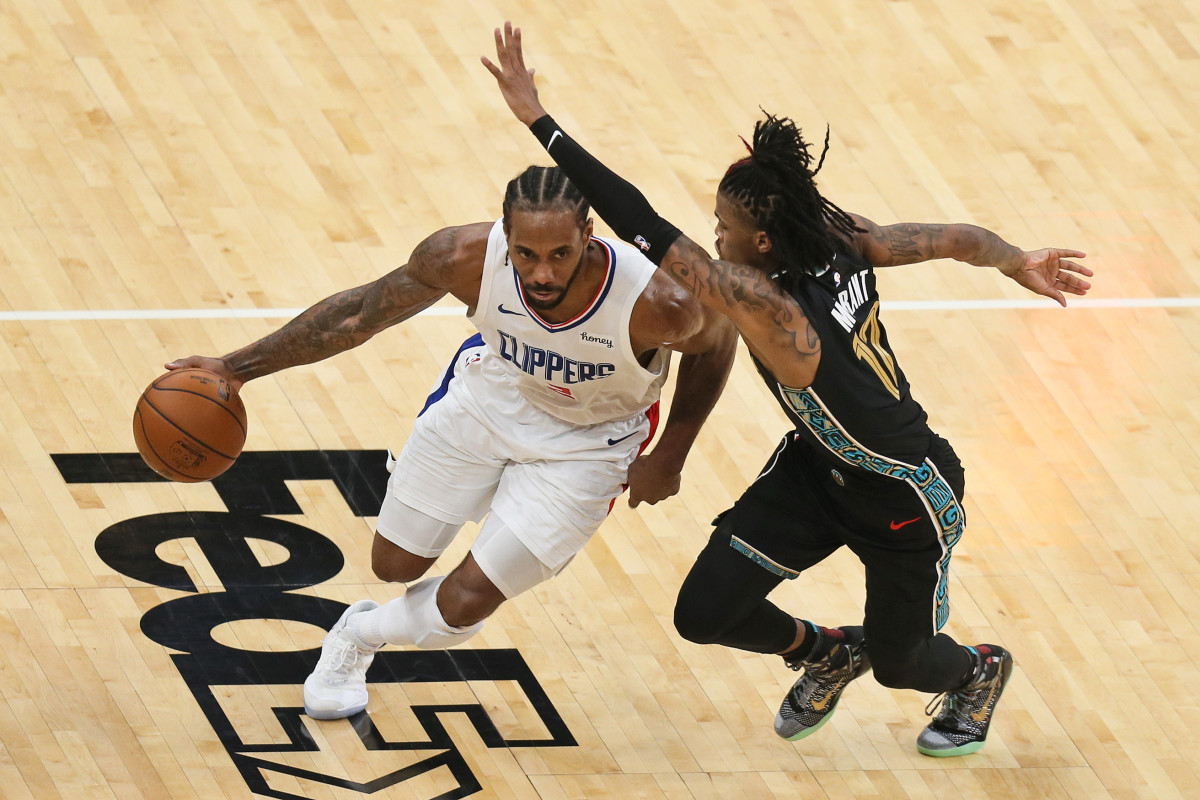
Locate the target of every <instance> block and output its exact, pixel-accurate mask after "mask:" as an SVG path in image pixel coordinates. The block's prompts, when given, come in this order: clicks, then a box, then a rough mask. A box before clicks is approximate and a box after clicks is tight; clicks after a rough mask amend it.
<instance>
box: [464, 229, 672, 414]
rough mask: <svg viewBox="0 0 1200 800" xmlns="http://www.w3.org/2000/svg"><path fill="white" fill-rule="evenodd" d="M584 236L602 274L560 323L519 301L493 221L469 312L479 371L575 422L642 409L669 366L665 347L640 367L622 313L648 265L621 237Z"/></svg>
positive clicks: (651, 270) (643, 280)
mask: <svg viewBox="0 0 1200 800" xmlns="http://www.w3.org/2000/svg"><path fill="white" fill-rule="evenodd" d="M592 241H593V242H596V244H597V245H599V246H600V248H601V249H602V250H603V252H604V254H605V256H606V257H607V259H608V274H607V275H606V276H605V279H604V281H603V282H602V283H601V284H600V289H599V291H598V292H597V293H596V296H595V297H594V298H592V301H591V302H590V303H589V304H588V306H587V308H585V309H584V310H583V311H581V312H580V313H579V314H578V315H577V316H575V317H574V318H573V319H570V320H567V321H566V322H559V323H550V322H546V321H545V320H543V319H542V318H541V317H539V316H538V315H537V312H536V311H534V310H533V309H531V308H530V307H529V306H528V305H526V303H525V296H524V294H523V293H522V292H521V288H520V282H519V280H518V278H517V272H516V270H515V269H513V267H512V264H511V262H509V260H508V241H507V240H506V238H505V236H504V225H503V222H502V221H500V220H497V222H496V224H495V226H494V227H493V228H492V232H491V235H490V236H489V237H488V248H487V257H486V259H485V261H484V266H483V281H482V282H481V284H480V287H479V304H478V305H477V306H476V307H475V313H474V315H473V316H471V318H470V319H471V322H473V323H474V324H475V327H476V328H478V329H479V332H480V334H482V336H483V341H484V342H485V343H486V344H487V352H486V355H484V361H485V362H488V363H486V364H485V365H484V366H485V367H486V368H487V370H486V371H487V372H489V373H492V374H495V373H496V372H497V371H499V372H500V373H501V374H502V375H503V376H504V377H505V378H507V379H508V380H509V381H510V382H511V383H512V384H513V385H515V386H516V387H517V388H518V389H519V390H520V392H521V394H522V395H523V396H524V397H525V398H526V399H528V400H529V402H530V403H532V404H533V405H535V406H537V407H538V408H540V409H542V410H543V411H545V412H546V413H548V414H551V415H553V416H555V417H558V418H559V419H562V420H564V421H566V422H569V423H572V424H575V425H592V424H595V423H598V422H607V421H611V420H620V419H627V418H629V417H632V416H634V415H635V414H639V413H641V412H643V411H645V410H646V408H648V407H649V406H650V405H651V404H653V403H654V402H655V401H656V400H658V395H659V390H660V389H661V388H662V384H663V382H664V381H665V380H666V378H667V371H668V368H669V366H670V351H667V350H662V349H660V350H659V351H658V352H657V353H656V354H655V355H654V358H653V359H652V360H651V362H650V364H649V366H648V367H643V366H642V365H641V364H639V363H638V360H637V356H636V355H635V354H634V352H633V347H632V345H631V344H630V341H629V316H630V313H631V312H632V311H633V305H634V303H635V302H637V299H638V298H639V297H640V296H641V294H642V290H643V289H645V288H646V284H647V283H649V281H650V278H651V276H652V275H653V274H654V269H655V267H654V265H653V264H651V263H650V262H649V261H647V260H646V258H645V257H644V256H642V254H641V253H639V252H638V251H637V250H635V249H634V248H632V247H629V246H628V245H625V244H623V243H621V242H615V241H612V240H609V239H601V238H598V237H593V239H592Z"/></svg>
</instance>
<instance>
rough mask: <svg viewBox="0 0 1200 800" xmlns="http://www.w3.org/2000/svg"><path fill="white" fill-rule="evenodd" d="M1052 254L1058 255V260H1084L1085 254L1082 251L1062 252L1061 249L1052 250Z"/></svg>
mask: <svg viewBox="0 0 1200 800" xmlns="http://www.w3.org/2000/svg"><path fill="white" fill-rule="evenodd" d="M1054 252H1056V253H1058V257H1059V258H1086V257H1087V253H1085V252H1083V251H1082V250H1063V249H1062V248H1059V247H1056V248H1054Z"/></svg>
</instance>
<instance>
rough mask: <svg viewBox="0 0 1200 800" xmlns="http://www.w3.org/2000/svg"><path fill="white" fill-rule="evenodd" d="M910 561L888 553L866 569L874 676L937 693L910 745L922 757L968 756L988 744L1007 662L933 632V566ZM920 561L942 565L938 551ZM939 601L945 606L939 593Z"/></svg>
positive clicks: (1000, 653)
mask: <svg viewBox="0 0 1200 800" xmlns="http://www.w3.org/2000/svg"><path fill="white" fill-rule="evenodd" d="M912 555H913V554H905V555H904V556H897V554H895V553H892V554H891V555H890V557H889V558H888V561H887V563H884V564H879V565H876V566H868V568H867V608H866V620H865V622H864V626H865V630H866V638H867V642H868V651H869V653H870V657H871V660H872V662H873V663H874V666H875V677H876V679H877V680H878V681H879V682H880V683H882V684H883V685H884V686H888V687H891V688H895V689H915V690H917V691H920V692H933V693H944V698H943V700H942V703H941V708H940V711H938V713H937V715H936V717H935V718H934V720H933V722H931V723H930V724H929V725H928V726H927V727H926V728H925V730H924V731H923V732H922V733H921V735H920V736H919V737H918V739H917V749H918V750H919V751H920V752H921V753H924V754H925V755H931V756H957V755H965V754H967V753H973V752H975V751H976V750H978V749H980V748H981V747H983V744H984V741H985V740H986V738H987V733H988V728H989V726H990V725H991V718H992V714H993V712H994V710H995V707H996V702H997V701H998V700H999V699H1000V695H1001V693H1002V692H1003V691H1004V687H1005V685H1006V684H1007V682H1008V678H1009V675H1010V674H1011V672H1012V666H1013V660H1012V656H1011V655H1010V654H1009V653H1008V651H1007V650H1005V649H1004V648H1002V647H999V646H997V645H989V644H980V645H975V646H963V645H961V644H959V643H957V642H956V641H955V640H954V639H953V638H951V637H950V636H948V635H947V634H945V633H941V632H938V631H937V630H936V622H935V618H936V612H937V608H938V605H939V603H938V600H937V599H935V598H936V597H937V595H938V594H939V593H940V592H944V588H945V585H944V583H942V582H941V579H940V578H939V576H938V575H937V574H936V570H935V569H934V568H933V567H932V566H930V567H929V568H928V569H918V568H914V567H912V566H910V565H909V564H908V563H907V562H909V561H910V560H912ZM926 561H927V563H928V564H930V565H933V564H937V563H944V562H943V561H942V553H941V552H940V548H938V549H937V550H935V551H934V552H932V553H929V554H928V557H927V559H926ZM943 574H944V573H943ZM941 601H942V603H943V607H944V603H945V602H946V599H945V596H944V594H942V597H941ZM931 708H932V707H931Z"/></svg>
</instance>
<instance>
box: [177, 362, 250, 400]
mask: <svg viewBox="0 0 1200 800" xmlns="http://www.w3.org/2000/svg"><path fill="white" fill-rule="evenodd" d="M163 366H165V367H166V368H167V369H168V370H171V371H174V370H177V369H206V370H208V371H209V372H215V373H216V374H218V375H220V376H221V377H222V378H224V379H225V380H227V381H229V384H230V385H231V386H232V387H233V388H234V391H237V390H239V389H241V388H242V384H243V383H245V381H242V380H240V379H239V378H238V377H237V376H236V375H234V374H233V371H232V370H230V369H229V365H228V364H226V363H225V361H224V360H223V359H220V358H210V357H208V356H188V357H187V358H177V359H175V360H174V361H168V362H167V363H166V364H164V365H163Z"/></svg>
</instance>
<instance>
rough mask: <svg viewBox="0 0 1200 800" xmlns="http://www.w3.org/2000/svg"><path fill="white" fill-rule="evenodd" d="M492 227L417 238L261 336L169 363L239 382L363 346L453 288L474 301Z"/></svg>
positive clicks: (469, 303)
mask: <svg viewBox="0 0 1200 800" xmlns="http://www.w3.org/2000/svg"><path fill="white" fill-rule="evenodd" d="M491 227H492V223H486V222H485V223H477V224H475V225H466V226H462V227H457V228H446V229H444V230H441V231H438V232H437V233H435V234H433V235H432V236H430V237H429V238H427V239H426V240H425V241H423V242H421V244H419V245H417V248H416V249H415V250H413V253H412V255H411V256H410V257H409V260H408V263H407V264H405V265H404V266H402V267H399V268H397V269H395V270H392V271H391V272H389V273H388V274H387V275H384V276H383V277H382V278H379V279H378V280H376V281H373V282H372V283H368V284H365V285H363V286H358V287H356V288H353V289H347V290H345V291H343V292H338V293H337V294H335V295H332V296H330V297H327V298H325V299H324V300H322V301H321V302H319V303H317V304H316V305H314V306H312V307H311V308H309V309H307V310H306V311H304V312H303V313H301V314H300V315H299V316H298V317H296V318H295V319H293V320H292V321H291V322H289V323H287V324H286V325H284V326H283V327H282V328H280V329H279V330H277V331H275V332H274V333H271V334H268V335H267V336H265V337H263V338H262V339H259V340H258V341H257V342H253V343H252V344H248V345H246V346H245V347H243V348H241V349H240V350H235V351H233V352H232V353H229V354H227V355H225V356H222V357H221V358H209V357H204V356H188V357H187V358H181V359H176V360H175V361H172V362H170V363H168V364H167V365H166V366H167V369H172V370H174V369H183V368H185V367H201V368H204V369H208V370H211V371H213V372H216V373H218V374H219V375H222V376H223V377H224V378H225V379H226V380H228V381H229V382H230V383H232V384H233V386H234V388H235V389H236V388H239V387H240V386H241V385H242V384H243V383H245V382H246V381H249V380H253V379H254V378H260V377H262V376H263V375H270V374H271V373H273V372H278V371H280V370H283V369H287V368H288V367H295V366H299V365H300V364H311V363H313V362H314V361H321V360H322V359H326V358H329V357H330V356H333V355H337V354H338V353H341V352H342V351H344V350H349V349H350V348H352V347H358V346H359V345H360V344H362V343H363V342H365V341H367V340H368V339H370V338H371V337H372V336H374V335H375V334H377V333H379V332H380V331H382V330H384V329H385V328H389V327H391V326H392V325H395V324H397V323H400V322H403V321H404V320H406V319H408V318H410V317H412V316H414V315H416V314H418V313H419V312H421V311H422V310H424V309H426V308H428V307H429V306H431V305H433V304H434V303H436V302H437V301H438V300H440V299H441V298H442V297H444V296H445V295H446V294H447V293H450V294H453V295H455V296H456V297H458V299H460V300H462V301H463V302H464V303H466V304H467V306H468V307H473V306H474V305H475V301H476V300H477V298H478V296H479V282H480V279H481V276H482V274H483V272H482V270H483V260H484V254H485V253H486V250H487V239H488V232H489V231H490V230H491Z"/></svg>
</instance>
